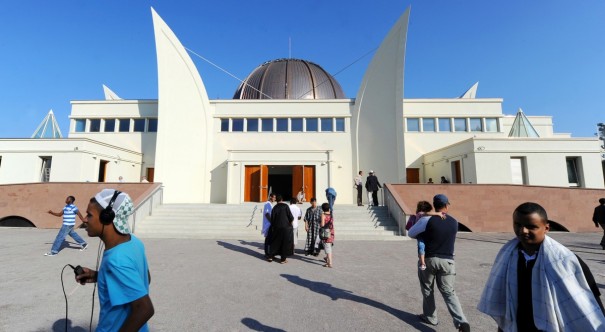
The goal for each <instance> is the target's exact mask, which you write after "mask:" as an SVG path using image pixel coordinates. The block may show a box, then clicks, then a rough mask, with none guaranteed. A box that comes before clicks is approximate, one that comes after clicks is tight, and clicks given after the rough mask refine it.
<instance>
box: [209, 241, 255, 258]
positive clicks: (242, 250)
mask: <svg viewBox="0 0 605 332" xmlns="http://www.w3.org/2000/svg"><path fill="white" fill-rule="evenodd" d="M216 244H218V245H219V246H222V247H224V248H225V249H229V250H233V251H236V252H240V253H242V254H246V255H249V256H252V257H255V258H259V259H265V254H263V253H262V252H258V251H256V250H252V249H248V248H245V247H242V246H238V245H235V244H231V243H227V242H224V241H216Z"/></svg>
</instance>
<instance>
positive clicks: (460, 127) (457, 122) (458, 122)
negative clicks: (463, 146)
mask: <svg viewBox="0 0 605 332" xmlns="http://www.w3.org/2000/svg"><path fill="white" fill-rule="evenodd" d="M454 130H455V131H466V119H464V118H455V119H454Z"/></svg>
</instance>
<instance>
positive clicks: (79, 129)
mask: <svg viewBox="0 0 605 332" xmlns="http://www.w3.org/2000/svg"><path fill="white" fill-rule="evenodd" d="M85 130H86V119H76V128H75V132H76V133H83V132H84V131H85Z"/></svg>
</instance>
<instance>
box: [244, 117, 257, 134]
mask: <svg viewBox="0 0 605 332" xmlns="http://www.w3.org/2000/svg"><path fill="white" fill-rule="evenodd" d="M246 126H247V128H246V130H247V131H258V118H252V119H246Z"/></svg>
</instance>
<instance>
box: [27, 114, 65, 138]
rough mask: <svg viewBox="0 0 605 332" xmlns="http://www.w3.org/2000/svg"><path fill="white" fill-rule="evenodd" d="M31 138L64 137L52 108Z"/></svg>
mask: <svg viewBox="0 0 605 332" xmlns="http://www.w3.org/2000/svg"><path fill="white" fill-rule="evenodd" d="M31 138H63V135H61V129H59V125H58V124H57V120H56V119H55V115H54V113H53V110H52V109H51V110H50V111H49V112H48V114H47V115H46V117H45V118H44V120H42V122H41V123H40V125H39V126H38V128H37V129H36V131H34V133H33V135H32V137H31Z"/></svg>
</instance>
